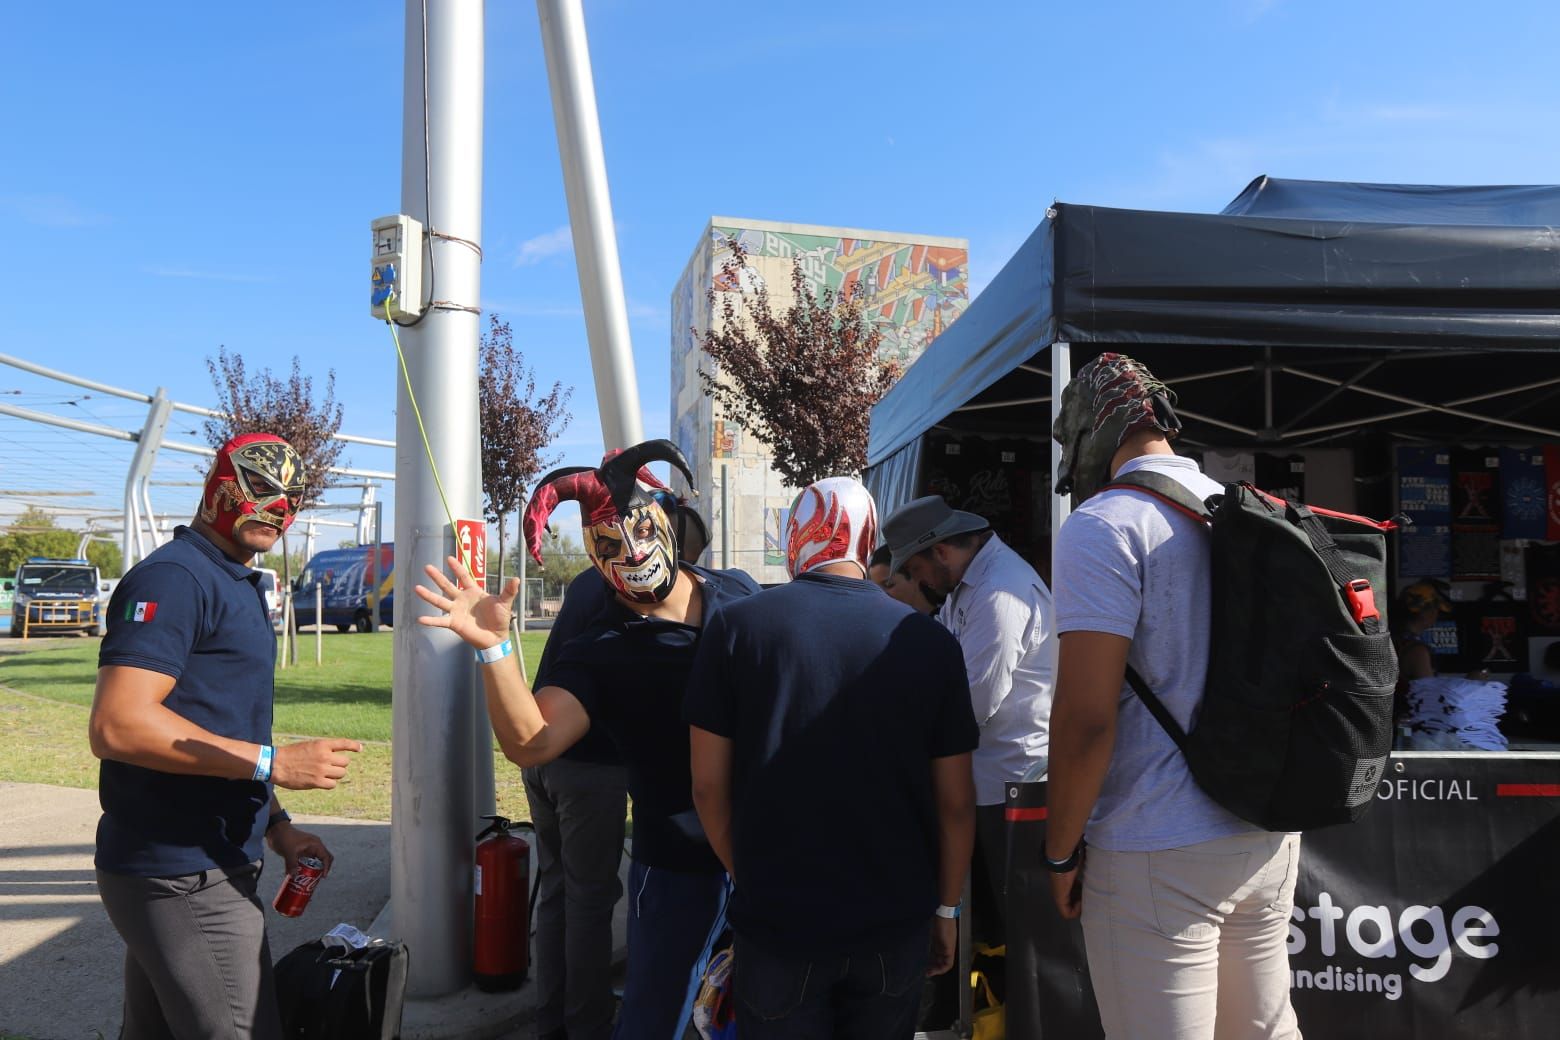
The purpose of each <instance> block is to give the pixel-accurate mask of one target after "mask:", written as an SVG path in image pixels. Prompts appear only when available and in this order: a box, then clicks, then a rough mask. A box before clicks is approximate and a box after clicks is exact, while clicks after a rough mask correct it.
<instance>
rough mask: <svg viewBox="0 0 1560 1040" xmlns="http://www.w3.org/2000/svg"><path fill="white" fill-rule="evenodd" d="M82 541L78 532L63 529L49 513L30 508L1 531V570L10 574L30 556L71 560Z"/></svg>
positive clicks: (7, 575) (0, 572)
mask: <svg viewBox="0 0 1560 1040" xmlns="http://www.w3.org/2000/svg"><path fill="white" fill-rule="evenodd" d="M80 541H81V536H80V535H79V534H76V533H75V532H74V531H66V530H63V529H61V528H60V527H59V526H58V525H57V524H55V522H54V517H52V516H50V515H49V514H48V513H45V512H44V511H43V510H41V509H34V508H28V509H26V510H24V511H23V512H22V514H21V515H20V516H18V517H17V518H16V519H15V520H14V521H12V523H11V524H10V526H9V527H7V528H6V532H5V534H3V535H0V574H3V575H5V576H6V577H11V576H12V575H14V574H15V573H16V568H17V567H19V566H21V564H22V562H23V561H24V560H26V559H27V558H28V557H29V556H46V557H48V558H49V559H52V560H68V559H70V558H71V557H73V556H75V555H76V545H77V543H79V542H80Z"/></svg>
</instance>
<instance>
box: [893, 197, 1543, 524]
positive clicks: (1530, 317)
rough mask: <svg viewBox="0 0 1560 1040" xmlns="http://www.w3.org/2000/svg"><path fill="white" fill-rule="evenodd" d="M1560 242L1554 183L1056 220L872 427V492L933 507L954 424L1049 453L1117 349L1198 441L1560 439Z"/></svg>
mask: <svg viewBox="0 0 1560 1040" xmlns="http://www.w3.org/2000/svg"><path fill="white" fill-rule="evenodd" d="M1556 225H1560V187H1544V186H1537V187H1493V188H1480V187H1435V186H1416V185H1367V184H1329V183H1324V182H1311V181H1281V180H1275V179H1272V178H1267V177H1260V178H1258V179H1257V180H1256V181H1253V182H1252V184H1251V185H1250V186H1249V187H1248V188H1247V189H1246V190H1245V191H1244V192H1242V193H1241V195H1240V196H1239V197H1238V198H1237V199H1236V200H1235V201H1234V202H1233V203H1231V205H1230V207H1228V208H1227V209H1226V211H1225V212H1224V213H1222V214H1185V213H1158V212H1150V211H1139V210H1121V209H1105V208H1100V207H1092V206H1073V205H1066V204H1057V205H1056V206H1054V207H1052V208H1051V209H1050V210H1049V211H1048V213H1047V216H1046V219H1045V221H1044V222H1043V223H1042V224H1041V225H1040V227H1039V228H1037V229H1036V230H1035V232H1034V233H1033V234H1032V235H1031V236H1030V238H1029V240H1028V241H1027V242H1025V243H1024V245H1023V246H1022V247H1021V248H1020V249H1019V251H1018V253H1017V254H1015V256H1014V257H1013V259H1012V260H1011V261H1009V263H1008V264H1007V265H1006V266H1005V267H1004V268H1003V269H1002V271H1001V272H1000V273H999V274H998V275H997V277H996V278H995V279H993V281H992V282H991V284H990V286H989V287H988V288H987V289H986V291H985V292H984V293H982V294H981V296H980V297H979V298H978V299H976V300H975V301H974V302H973V303H972V304H971V305H970V307H969V309H968V310H967V311H966V312H965V314H964V315H963V316H962V317H961V318H960V319H959V320H958V321H957V322H956V323H954V325H953V326H951V327H950V328H949V329H948V331H947V332H945V333H943V335H942V336H941V337H939V338H938V340H937V341H936V342H935V343H933V344H932V346H931V347H930V348H929V349H928V350H927V352H926V353H925V354H924V355H923V356H922V357H921V359H920V360H919V361H917V362H916V363H915V364H914V365H912V366H911V367H910V369H909V371H908V372H906V373H905V376H904V378H903V379H901V380H900V381H899V383H898V384H897V385H896V386H895V387H894V389H893V390H891V391H890V392H889V394H888V395H887V396H886V397H884V399H883V400H882V401H881V402H879V404H878V405H877V407H876V408H875V409H874V410H873V413H872V434H871V441H870V445H869V449H868V460H869V462H868V464H869V468H868V482H869V484H870V485H871V486H872V487H873V489H874V491H876V492H878V494H879V501H880V507H881V508H884V509H892V508H894V507H895V506H896V505H897V504H899V503H901V502H903V501H905V500H906V499H908V498H909V497H911V496H912V495H913V494H915V493H917V489H918V474H919V472H920V451H919V444H920V439H921V437H922V436H923V435H924V434H925V433H927V432H929V431H931V430H934V429H944V430H952V431H957V432H963V433H976V434H980V433H989V434H996V435H1001V436H1029V437H1035V438H1047V437H1048V436H1049V430H1050V424H1051V408H1050V407H1049V406H1050V404H1051V402H1052V398H1053V396H1054V394H1055V391H1056V390H1057V388H1058V387H1060V386H1065V384H1066V381H1067V379H1068V378H1070V376H1071V372H1072V371H1073V370H1074V366H1076V365H1081V364H1083V363H1084V362H1086V361H1088V360H1089V359H1090V358H1092V357H1093V356H1095V355H1097V354H1099V353H1101V352H1103V351H1105V350H1119V351H1122V352H1124V353H1130V354H1131V355H1133V356H1134V357H1137V358H1139V359H1140V360H1142V361H1143V362H1144V363H1145V364H1147V365H1148V366H1149V367H1150V368H1151V369H1153V370H1154V372H1155V373H1156V374H1157V375H1159V376H1160V377H1161V378H1163V379H1164V380H1165V381H1166V382H1167V383H1169V384H1170V385H1171V386H1172V387H1174V388H1175V390H1176V391H1177V393H1178V394H1179V396H1180V402H1181V403H1180V406H1179V407H1178V409H1177V410H1178V412H1179V414H1180V415H1181V417H1182V419H1183V420H1185V421H1186V423H1187V428H1186V430H1185V432H1184V434H1183V438H1184V441H1185V442H1186V443H1188V444H1192V445H1200V446H1218V447H1223V448H1242V449H1249V448H1260V449H1267V450H1271V449H1277V448H1285V449H1290V448H1301V447H1312V446H1318V445H1324V444H1328V443H1330V442H1337V441H1340V440H1343V439H1346V438H1351V437H1355V436H1357V435H1359V434H1361V433H1370V432H1377V433H1380V432H1390V433H1391V434H1392V435H1394V436H1398V437H1402V438H1408V439H1416V440H1424V441H1431V442H1448V441H1451V442H1463V443H1468V442H1483V443H1498V442H1506V443H1531V442H1534V441H1542V440H1555V441H1560V417H1557V416H1556V414H1555V411H1556V409H1555V403H1556V401H1557V399H1560V352H1557V348H1560V228H1557V226H1556ZM1063 354H1067V355H1070V356H1069V357H1067V358H1065V359H1061V360H1064V362H1070V363H1064V364H1063V366H1062V371H1060V372H1058V373H1056V375H1057V378H1053V376H1052V368H1053V356H1057V355H1063Z"/></svg>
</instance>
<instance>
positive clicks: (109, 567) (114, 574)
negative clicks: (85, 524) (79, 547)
mask: <svg viewBox="0 0 1560 1040" xmlns="http://www.w3.org/2000/svg"><path fill="white" fill-rule="evenodd" d="M87 559H89V560H91V561H92V562H93V563H94V564H96V565H97V569H98V573H99V574H100V575H102V576H103V577H105V578H119V577H123V576H124V573H125V555H124V553H123V552H121V551H120V549H119V543H118V542H104V541H98V540H96V539H94V540H93V541H90V542H88V543H87Z"/></svg>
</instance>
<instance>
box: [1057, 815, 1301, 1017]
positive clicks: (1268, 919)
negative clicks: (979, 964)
mask: <svg viewBox="0 0 1560 1040" xmlns="http://www.w3.org/2000/svg"><path fill="white" fill-rule="evenodd" d="M1299 867H1300V836H1299V835H1297V834H1272V833H1268V832H1265V831H1263V832H1255V833H1250V834H1239V835H1236V836H1234V837H1230V838H1219V839H1216V840H1214V841H1205V842H1201V843H1199V844H1196V845H1187V846H1184V847H1182V848H1177V849H1166V850H1163V851H1157V852H1109V851H1106V850H1104V849H1096V848H1090V849H1089V850H1088V852H1087V858H1086V860H1085V861H1084V868H1083V934H1084V941H1085V943H1086V945H1087V949H1088V957H1089V972H1090V974H1091V975H1092V976H1093V979H1094V993H1095V996H1096V998H1097V999H1098V1000H1099V1007H1100V1020H1101V1022H1103V1023H1104V1026H1105V1035H1106V1036H1107V1037H1108V1038H1109V1040H1258V1038H1262V1040H1299V1037H1300V1028H1299V1026H1298V1024H1297V1023H1296V1021H1295V1012H1294V1008H1293V1007H1292V1006H1291V1005H1290V1003H1289V955H1288V950H1287V948H1286V940H1287V938H1288V934H1289V912H1290V909H1291V908H1292V907H1293V906H1294V900H1295V876H1296V874H1297V873H1298V871H1299Z"/></svg>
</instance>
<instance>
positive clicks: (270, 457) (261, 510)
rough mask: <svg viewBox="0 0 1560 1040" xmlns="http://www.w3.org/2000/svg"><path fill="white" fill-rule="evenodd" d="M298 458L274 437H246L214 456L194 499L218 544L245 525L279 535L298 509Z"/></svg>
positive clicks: (301, 478)
mask: <svg viewBox="0 0 1560 1040" xmlns="http://www.w3.org/2000/svg"><path fill="white" fill-rule="evenodd" d="M307 490H308V477H307V475H306V473H305V472H304V467H303V458H302V456H300V455H299V454H298V452H297V451H296V450H295V449H294V448H293V446H292V445H291V444H288V443H287V442H286V441H284V440H282V438H280V437H278V436H276V435H275V434H274V433H246V434H242V435H240V436H238V437H234V438H233V439H232V440H230V441H228V442H227V443H226V444H224V445H223V446H222V447H221V448H220V449H219V450H218V451H217V459H216V462H215V463H213V464H212V467H211V472H210V473H209V474H207V476H206V488H205V490H204V491H203V492H201V496H200V513H199V515H200V518H201V519H202V520H203V521H205V522H206V523H207V524H209V525H211V528H212V530H214V531H216V532H217V533H218V534H220V535H221V536H222V537H224V538H232V537H233V532H234V531H235V530H237V529H238V528H240V527H242V526H243V525H245V524H266V525H268V526H270V527H274V528H276V529H277V530H280V531H285V530H287V528H288V527H290V526H292V522H293V518H294V517H296V516H297V515H298V509H299V507H300V506H302V505H303V496H304V492H305V491H307Z"/></svg>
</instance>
